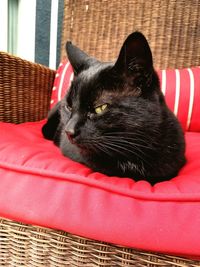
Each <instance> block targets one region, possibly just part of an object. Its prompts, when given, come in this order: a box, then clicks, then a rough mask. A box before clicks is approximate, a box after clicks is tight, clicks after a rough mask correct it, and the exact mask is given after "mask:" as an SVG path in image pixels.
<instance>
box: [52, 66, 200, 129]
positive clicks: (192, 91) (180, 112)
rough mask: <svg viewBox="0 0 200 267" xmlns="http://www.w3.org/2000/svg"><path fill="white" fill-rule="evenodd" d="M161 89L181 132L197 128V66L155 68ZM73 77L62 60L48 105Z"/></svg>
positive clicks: (199, 112) (199, 119)
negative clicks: (180, 126) (166, 68)
mask: <svg viewBox="0 0 200 267" xmlns="http://www.w3.org/2000/svg"><path fill="white" fill-rule="evenodd" d="M157 73H158V76H159V78H160V82H161V90H162V92H163V94H164V95H165V98H166V102H167V104H168V106H169V108H170V109H171V110H172V111H173V112H174V114H175V115H176V116H177V117H178V119H179V121H180V122H181V125H182V127H183V129H184V130H185V131H195V132H198V131H200V67H193V68H185V69H180V70H179V69H175V70H174V69H169V70H159V71H158V72H157ZM72 79H73V70H72V67H71V65H70V63H69V62H68V61H63V62H62V63H61V64H60V65H59V68H58V70H57V74H56V78H55V81H54V86H53V92H52V98H51V108H52V107H53V106H54V105H55V104H56V103H57V102H58V101H59V100H61V99H62V98H63V96H64V95H65V93H66V91H67V89H68V88H69V86H70V83H71V81H72Z"/></svg>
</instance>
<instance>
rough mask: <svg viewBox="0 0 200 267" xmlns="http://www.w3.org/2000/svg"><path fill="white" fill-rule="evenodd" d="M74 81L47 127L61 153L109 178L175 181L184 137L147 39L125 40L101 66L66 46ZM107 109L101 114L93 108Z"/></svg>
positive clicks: (134, 36)
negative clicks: (113, 59) (113, 58)
mask: <svg viewBox="0 0 200 267" xmlns="http://www.w3.org/2000/svg"><path fill="white" fill-rule="evenodd" d="M66 50H67V54H68V58H69V60H70V62H71V64H72V66H73V69H74V72H75V78H74V81H73V82H72V85H71V87H70V89H69V91H68V93H67V95H66V96H65V98H64V99H63V100H62V101H60V102H59V103H58V104H57V106H56V107H55V108H54V109H53V110H52V111H51V112H50V114H49V117H48V121H47V123H46V124H45V125H44V127H43V134H44V136H45V138H47V139H51V140H54V142H55V143H56V145H58V146H59V147H60V149H61V151H62V153H63V154H64V155H65V156H67V157H70V158H72V159H73V160H75V161H78V162H82V163H84V164H86V165H87V166H89V167H90V168H92V169H93V170H94V171H99V172H102V173H105V174H107V175H111V176H112V175H114V176H120V177H131V178H133V179H134V180H140V179H145V180H147V181H149V182H150V183H152V184H153V183H156V182H159V181H163V180H167V179H170V178H172V177H174V176H175V175H177V173H178V171H179V170H180V168H181V167H182V166H183V165H184V163H185V156H184V152H185V141H184V135H183V132H182V129H181V126H180V125H179V123H178V121H177V119H176V118H175V116H174V114H173V113H172V112H171V111H170V110H169V109H168V107H167V106H166V103H165V100H164V97H163V94H162V92H161V90H160V85H159V80H158V77H157V74H156V73H155V71H154V68H153V60H152V54H151V50H150V48H149V45H148V42H147V41H146V39H145V37H144V36H143V35H142V34H141V33H139V32H134V33H132V34H131V35H129V36H128V38H127V39H126V40H125V42H124V44H123V46H122V48H121V51H120V53H119V57H118V59H117V61H116V63H114V64H113V63H102V62H100V61H97V60H96V59H94V58H91V57H89V56H88V55H87V54H85V53H84V52H83V51H81V50H80V49H79V48H77V47H75V46H74V45H73V44H72V43H70V42H68V43H67V45H66ZM103 104H107V108H105V110H104V111H103V112H102V113H101V114H96V113H95V107H98V106H102V105H103Z"/></svg>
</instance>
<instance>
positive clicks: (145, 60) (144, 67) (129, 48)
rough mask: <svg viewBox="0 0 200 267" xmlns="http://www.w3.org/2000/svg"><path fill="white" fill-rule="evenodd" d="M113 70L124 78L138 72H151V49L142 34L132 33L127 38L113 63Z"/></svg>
mask: <svg viewBox="0 0 200 267" xmlns="http://www.w3.org/2000/svg"><path fill="white" fill-rule="evenodd" d="M115 69H116V70H117V71H118V72H120V73H122V74H126V76H131V75H132V74H133V75H134V74H135V73H138V72H140V71H141V72H145V73H147V72H151V71H152V69H153V60H152V54H151V49H150V47H149V44H148V42H147V40H146V38H145V37H144V35H143V34H142V33H140V32H133V33H132V34H130V35H129V36H128V37H127V39H126V40H125V42H124V44H123V46H122V48H121V50H120V53H119V57H118V59H117V61H116V63H115Z"/></svg>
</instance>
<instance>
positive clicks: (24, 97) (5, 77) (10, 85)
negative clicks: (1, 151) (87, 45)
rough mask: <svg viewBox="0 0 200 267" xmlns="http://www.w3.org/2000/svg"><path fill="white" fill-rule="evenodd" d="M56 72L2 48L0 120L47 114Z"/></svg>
mask: <svg viewBox="0 0 200 267" xmlns="http://www.w3.org/2000/svg"><path fill="white" fill-rule="evenodd" d="M54 75H55V72H54V71H52V70H50V69H48V68H46V67H44V66H41V65H39V64H34V63H30V62H28V61H26V60H22V59H20V58H18V57H14V56H11V55H9V54H7V53H3V52H0V121H7V122H14V123H20V122H25V121H38V120H41V119H43V118H45V117H46V115H47V111H48V108H49V102H50V97H51V90H52V85H53V80H54Z"/></svg>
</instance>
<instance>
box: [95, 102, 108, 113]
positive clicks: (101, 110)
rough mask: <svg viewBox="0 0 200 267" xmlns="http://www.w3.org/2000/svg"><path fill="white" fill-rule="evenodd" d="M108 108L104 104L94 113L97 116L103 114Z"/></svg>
mask: <svg viewBox="0 0 200 267" xmlns="http://www.w3.org/2000/svg"><path fill="white" fill-rule="evenodd" d="M107 107H108V105H107V104H103V105H101V106H98V107H96V108H95V109H94V111H95V113H96V114H101V113H102V112H103V111H104V110H105V109H106V108H107Z"/></svg>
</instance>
